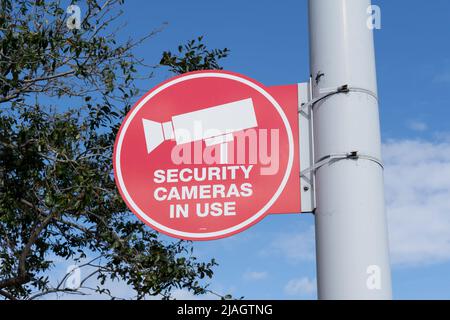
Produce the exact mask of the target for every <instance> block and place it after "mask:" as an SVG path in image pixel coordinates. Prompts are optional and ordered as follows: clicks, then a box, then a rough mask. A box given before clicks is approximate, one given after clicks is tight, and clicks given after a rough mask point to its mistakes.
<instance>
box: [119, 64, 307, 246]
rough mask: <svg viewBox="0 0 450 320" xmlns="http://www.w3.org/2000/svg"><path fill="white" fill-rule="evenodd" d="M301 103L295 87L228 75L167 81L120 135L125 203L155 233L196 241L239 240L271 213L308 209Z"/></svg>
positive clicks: (192, 75)
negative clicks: (303, 205) (303, 200)
mask: <svg viewBox="0 0 450 320" xmlns="http://www.w3.org/2000/svg"><path fill="white" fill-rule="evenodd" d="M271 92H272V93H273V94H271ZM276 96H278V97H279V98H278V99H277V98H276ZM296 98H297V92H296V86H288V87H275V88H271V89H268V88H265V87H264V86H262V85H261V84H259V83H257V82H255V81H254V80H252V79H249V78H247V77H244V76H242V75H239V74H235V73H230V72H224V71H200V72H192V73H188V74H184V75H181V76H178V77H175V78H172V79H170V80H168V81H166V82H164V83H162V84H160V85H159V86H157V87H156V88H154V89H152V90H151V91H149V92H148V93H147V94H146V95H145V96H144V97H143V98H142V99H141V100H140V101H138V103H137V104H136V105H135V106H134V108H133V109H132V110H131V111H130V112H129V114H128V115H127V117H126V118H125V120H124V122H123V124H122V126H121V128H120V130H119V133H118V135H117V139H116V144H115V148H114V172H115V178H116V184H117V186H118V188H119V191H120V193H121V195H122V197H123V199H124V200H125V202H126V203H127V205H128V207H129V208H130V209H131V210H132V211H133V212H134V213H135V214H136V215H137V216H138V217H139V219H141V220H142V221H143V222H145V223H146V224H147V225H149V226H150V227H152V228H154V229H156V230H158V231H160V232H163V233H165V234H167V235H170V236H173V237H177V238H182V239H190V240H211V239H218V238H223V237H227V236H230V235H232V234H235V233H238V232H240V231H243V230H244V229H246V228H248V227H250V226H251V225H253V224H255V223H256V222H258V221H260V220H261V219H262V218H263V217H264V216H265V215H267V214H269V213H298V212H300V191H299V189H300V186H299V179H300V178H299V160H298V158H299V157H298V115H297V99H296ZM279 100H280V101H283V102H284V103H281V104H280V101H279ZM288 107H289V108H288Z"/></svg>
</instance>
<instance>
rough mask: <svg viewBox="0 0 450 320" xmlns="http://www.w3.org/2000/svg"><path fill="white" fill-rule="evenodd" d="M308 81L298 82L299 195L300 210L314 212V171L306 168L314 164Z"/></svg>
mask: <svg viewBox="0 0 450 320" xmlns="http://www.w3.org/2000/svg"><path fill="white" fill-rule="evenodd" d="M311 88H312V86H311V79H310V82H309V83H308V82H305V83H299V84H298V100H299V101H298V106H299V108H298V110H299V112H298V115H299V145H300V146H299V149H300V195H301V212H302V213H310V212H312V213H314V210H315V208H316V204H315V203H316V201H315V192H314V179H315V177H314V171H311V170H308V169H309V168H312V167H313V166H314V143H313V121H312V120H313V112H312V111H313V110H312V109H313V108H312V106H313V104H312V103H311V101H312V91H311Z"/></svg>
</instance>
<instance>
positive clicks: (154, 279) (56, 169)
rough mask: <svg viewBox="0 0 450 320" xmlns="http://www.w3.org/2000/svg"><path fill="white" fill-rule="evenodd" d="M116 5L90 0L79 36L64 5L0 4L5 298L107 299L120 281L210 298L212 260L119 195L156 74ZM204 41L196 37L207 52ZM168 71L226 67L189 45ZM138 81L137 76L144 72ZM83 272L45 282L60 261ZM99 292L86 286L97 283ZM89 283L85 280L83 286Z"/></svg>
mask: <svg viewBox="0 0 450 320" xmlns="http://www.w3.org/2000/svg"><path fill="white" fill-rule="evenodd" d="M122 2H123V1H121V0H111V1H105V2H104V3H100V1H98V0H86V1H84V2H83V3H82V4H80V6H81V7H82V12H83V15H82V20H81V29H70V28H68V27H67V25H66V22H67V19H68V17H69V16H70V14H67V13H66V11H65V8H62V7H61V4H60V2H59V1H57V0H52V1H40V0H36V1H32V0H15V1H12V0H0V58H1V60H0V296H3V297H5V298H7V299H25V298H30V299H32V298H38V297H41V296H42V295H45V294H48V293H54V292H66V293H72V294H86V293H88V292H89V291H96V292H100V293H104V294H109V295H111V293H110V292H109V291H108V290H107V283H106V281H108V279H113V280H121V281H125V282H126V283H127V284H128V285H129V286H130V287H131V288H133V289H134V291H135V293H136V297H137V298H143V297H145V296H146V295H160V296H162V297H164V298H170V293H171V291H172V290H173V289H174V288H183V289H186V290H190V291H192V292H193V293H194V294H202V293H205V292H206V290H207V288H206V286H205V284H204V281H203V280H202V279H204V278H210V277H211V276H212V275H213V270H212V268H213V267H214V266H215V265H216V262H215V261H214V259H213V260H211V261H209V262H200V261H198V260H197V259H196V257H195V256H194V255H193V250H192V244H191V243H190V242H185V241H167V240H164V239H162V238H161V236H160V235H159V234H158V233H157V232H155V231H153V230H151V229H150V228H148V227H146V226H145V225H143V224H142V223H141V222H140V221H138V220H137V219H136V218H135V217H134V216H133V215H132V214H131V213H130V212H129V211H128V209H127V208H126V206H125V204H124V202H123V201H122V199H121V197H120V196H119V194H118V192H117V190H116V187H115V184H114V177H113V173H112V160H111V159H112V151H113V144H114V139H115V135H116V133H117V130H118V126H119V124H120V121H121V119H122V118H123V117H124V115H125V114H126V113H127V112H128V111H129V109H130V106H131V103H132V101H133V100H135V99H136V95H137V94H138V90H137V88H136V85H135V83H136V79H138V78H139V77H138V73H139V75H141V74H142V72H143V71H144V70H146V72H149V75H148V77H149V76H151V70H153V69H152V68H150V71H149V67H146V66H145V65H143V63H142V61H141V60H139V59H137V58H136V57H135V56H134V55H133V49H134V48H135V47H136V46H137V45H139V44H141V43H142V41H144V40H145V39H147V38H149V37H151V36H153V35H154V34H155V33H156V32H158V30H156V31H154V32H151V33H150V34H148V35H146V36H145V37H143V38H142V39H139V40H137V41H133V40H128V41H125V42H120V41H119V40H118V39H117V31H118V30H120V29H121V28H122V26H120V25H119V24H118V20H117V18H118V17H119V16H120V14H121V11H120V7H121V5H122ZM201 40H202V39H201V38H199V39H198V41H199V42H200V41H201ZM183 48H184V49H179V52H180V53H182V52H186V55H185V57H183V58H178V57H176V56H173V55H172V54H171V53H170V52H165V53H164V57H166V58H163V61H162V64H163V65H167V66H170V70H171V71H173V72H176V73H182V72H185V71H192V70H197V69H205V68H219V65H218V64H217V60H218V59H220V58H222V57H224V56H226V53H227V52H228V50H213V51H212V52H209V51H207V50H206V48H205V47H204V45H203V44H201V43H196V42H195V41H194V42H189V43H188V44H187V45H186V46H184V47H183ZM138 70H139V72H138ZM73 260H74V261H75V262H77V263H78V265H79V267H80V268H81V267H82V268H84V269H83V270H85V271H83V279H82V281H81V286H80V287H79V288H75V289H74V288H68V287H67V286H65V284H64V281H65V280H66V279H67V277H68V276H69V274H68V275H66V276H65V277H64V278H63V279H60V282H59V283H57V284H56V285H55V284H52V281H51V280H52V279H51V277H49V275H50V274H51V272H52V270H53V268H54V267H55V265H56V263H57V262H61V261H68V262H70V261H73ZM95 279H97V281H94V282H96V283H97V285H96V286H90V284H91V283H92V282H93V280H95ZM88 280H90V281H88Z"/></svg>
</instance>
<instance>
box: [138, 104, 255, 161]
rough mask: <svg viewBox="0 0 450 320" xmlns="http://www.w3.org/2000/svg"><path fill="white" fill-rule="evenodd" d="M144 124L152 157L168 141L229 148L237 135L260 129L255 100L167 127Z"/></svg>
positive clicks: (183, 116)
mask: <svg viewBox="0 0 450 320" xmlns="http://www.w3.org/2000/svg"><path fill="white" fill-rule="evenodd" d="M142 124H143V127H144V135H145V142H146V145H147V153H148V154H150V153H151V152H152V151H153V150H155V149H156V148H157V147H158V146H159V145H160V144H161V143H163V142H164V141H166V140H175V142H176V144H177V145H181V144H185V143H190V142H196V141H200V140H204V141H205V144H206V146H208V147H209V146H213V145H217V144H221V145H222V146H226V143H227V142H231V141H233V133H234V132H239V131H242V130H246V129H250V128H255V127H257V126H258V123H257V121H256V115H255V109H254V106H253V100H252V99H251V98H248V99H244V100H239V101H235V102H230V103H226V104H222V105H218V106H214V107H209V108H204V109H201V110H197V111H193V112H189V113H184V114H180V115H176V116H173V117H172V119H171V121H168V122H163V123H160V122H156V121H152V120H148V119H142ZM199 127H200V128H201V130H199ZM221 150H224V149H223V148H222V149H221Z"/></svg>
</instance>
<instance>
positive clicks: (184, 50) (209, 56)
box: [160, 37, 230, 74]
mask: <svg viewBox="0 0 450 320" xmlns="http://www.w3.org/2000/svg"><path fill="white" fill-rule="evenodd" d="M202 40H203V37H198V38H197V39H193V40H191V41H189V42H188V43H187V44H185V45H180V46H178V53H177V54H178V55H177V54H173V53H172V52H170V51H165V52H164V53H163V56H162V59H161V62H160V64H161V65H164V66H168V67H169V68H170V71H172V72H174V73H178V74H181V73H186V72H190V71H196V70H211V69H219V70H220V69H222V68H221V67H220V66H219V63H218V60H220V59H223V58H225V57H227V56H228V54H229V53H230V50H229V49H227V48H224V49H213V50H208V49H207V48H206V46H205V45H204V44H203V43H202Z"/></svg>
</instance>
